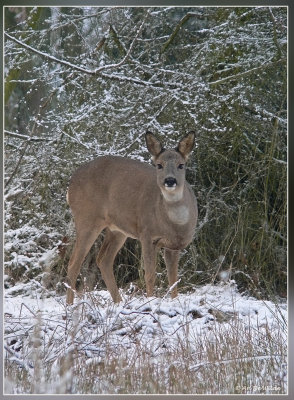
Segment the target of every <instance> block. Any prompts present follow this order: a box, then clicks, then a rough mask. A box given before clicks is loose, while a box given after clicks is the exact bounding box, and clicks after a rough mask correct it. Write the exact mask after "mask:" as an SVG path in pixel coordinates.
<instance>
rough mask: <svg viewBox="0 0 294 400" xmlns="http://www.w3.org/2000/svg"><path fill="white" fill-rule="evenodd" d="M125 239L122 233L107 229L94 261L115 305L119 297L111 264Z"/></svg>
mask: <svg viewBox="0 0 294 400" xmlns="http://www.w3.org/2000/svg"><path fill="white" fill-rule="evenodd" d="M126 238H127V237H126V236H125V235H124V234H123V233H121V232H118V231H111V230H110V229H108V228H107V229H106V233H105V238H104V241H103V243H102V246H101V249H100V251H99V254H98V256H97V260H96V261H97V265H98V267H99V269H100V271H101V274H102V278H103V280H104V282H105V284H106V287H107V289H108V291H109V292H110V294H111V297H112V299H113V301H114V302H115V303H119V302H120V301H121V297H120V294H119V291H118V287H117V284H116V282H115V278H114V274H113V262H114V259H115V256H116V255H117V253H118V251H119V250H120V249H121V247H122V246H123V244H124V242H125V241H126Z"/></svg>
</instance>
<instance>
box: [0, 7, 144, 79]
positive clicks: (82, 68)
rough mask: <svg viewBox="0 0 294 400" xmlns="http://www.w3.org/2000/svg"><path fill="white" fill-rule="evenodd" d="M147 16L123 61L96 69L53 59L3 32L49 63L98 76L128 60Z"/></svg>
mask: <svg viewBox="0 0 294 400" xmlns="http://www.w3.org/2000/svg"><path fill="white" fill-rule="evenodd" d="M148 15H149V13H148V12H146V15H145V17H144V19H143V22H142V23H141V25H140V26H139V28H138V30H137V33H136V35H135V37H134V39H133V41H132V43H131V44H130V47H129V49H128V51H127V52H126V55H125V56H124V57H123V59H122V60H121V61H120V62H119V63H116V64H108V65H104V66H102V67H99V68H96V69H88V68H84V67H81V66H79V65H76V64H72V63H70V62H68V61H65V60H61V59H59V58H56V57H54V56H52V55H50V54H48V53H44V52H43V51H40V50H37V49H35V48H34V47H32V46H30V45H28V44H26V43H24V42H23V41H21V40H19V39H16V38H15V37H13V36H11V35H9V34H8V33H6V32H5V36H6V37H8V38H9V39H10V40H12V41H13V42H15V43H17V44H19V45H20V46H22V47H24V48H25V49H27V50H30V51H32V52H33V53H35V54H38V55H39V56H41V57H44V58H46V59H47V60H49V61H53V62H55V63H58V64H61V65H65V66H66V67H69V68H71V69H74V70H76V71H79V72H83V73H85V74H88V75H99V74H100V73H101V72H102V71H105V70H108V69H114V68H119V67H120V66H122V65H123V64H124V63H125V62H126V61H127V59H128V58H129V56H130V54H131V52H132V50H133V47H134V44H135V42H136V40H137V39H138V36H139V35H140V33H141V32H142V29H143V26H144V24H145V22H146V19H147V17H148ZM103 76H104V77H108V76H107V75H103ZM132 81H133V82H134V83H139V84H148V82H144V81H141V80H132Z"/></svg>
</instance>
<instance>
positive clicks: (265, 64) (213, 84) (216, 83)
mask: <svg viewBox="0 0 294 400" xmlns="http://www.w3.org/2000/svg"><path fill="white" fill-rule="evenodd" d="M286 62H287V59H286V58H281V59H280V60H277V61H269V62H268V63H263V64H262V65H260V66H259V67H255V68H252V69H249V70H248V71H244V72H240V73H239V74H236V75H230V76H227V77H226V78H223V79H219V80H217V81H214V82H209V85H210V86H216V85H221V84H223V83H225V82H228V81H232V80H235V79H240V78H244V77H245V76H248V75H251V74H252V73H255V72H258V71H261V70H263V69H265V68H270V67H273V66H275V65H277V64H283V63H286Z"/></svg>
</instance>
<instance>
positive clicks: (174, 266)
mask: <svg viewBox="0 0 294 400" xmlns="http://www.w3.org/2000/svg"><path fill="white" fill-rule="evenodd" d="M179 258H180V251H179V250H170V249H164V261H165V265H166V268H167V276H168V283H169V286H170V287H171V286H172V285H173V284H174V283H175V282H176V281H177V280H178V265H179ZM177 295H178V291H177V287H174V288H173V289H172V291H171V297H172V298H175V297H177Z"/></svg>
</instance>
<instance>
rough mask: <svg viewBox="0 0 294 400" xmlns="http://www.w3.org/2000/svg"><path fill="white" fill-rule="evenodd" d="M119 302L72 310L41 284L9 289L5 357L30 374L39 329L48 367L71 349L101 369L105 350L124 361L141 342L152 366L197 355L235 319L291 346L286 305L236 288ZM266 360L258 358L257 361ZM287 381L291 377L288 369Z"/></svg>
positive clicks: (88, 298) (99, 299)
mask: <svg viewBox="0 0 294 400" xmlns="http://www.w3.org/2000/svg"><path fill="white" fill-rule="evenodd" d="M24 289H25V290H24ZM24 293H25V295H24ZM121 294H122V297H123V301H122V302H121V303H119V304H114V303H113V302H112V300H111V297H110V295H109V293H108V292H107V291H95V292H90V293H86V294H84V295H83V297H82V298H79V299H77V298H76V299H75V303H74V306H70V307H67V306H66V304H65V296H52V295H51V296H49V297H45V296H44V292H42V289H41V288H40V287H39V286H38V285H37V282H35V285H27V287H24V286H23V285H18V286H14V287H12V288H10V289H7V290H6V293H5V298H4V313H5V348H6V357H7V358H9V359H10V360H12V361H16V362H17V363H18V364H19V365H21V366H22V367H25V368H26V369H27V370H28V371H29V372H30V373H31V374H32V370H33V359H32V356H31V352H32V342H34V340H32V338H33V336H34V335H35V334H36V327H37V326H39V328H38V332H37V333H38V335H39V337H41V340H42V349H43V350H42V351H43V357H44V361H45V362H48V363H53V364H54V363H57V362H58V359H59V358H60V357H61V356H62V355H64V354H66V353H67V352H68V351H70V350H71V349H72V346H74V348H75V351H77V352H78V353H79V354H81V355H83V357H85V358H86V359H87V362H89V363H91V362H99V361H100V360H102V359H103V357H104V356H105V352H106V343H107V346H108V350H107V351H109V346H110V347H111V348H112V349H113V351H115V352H117V354H119V352H120V349H124V350H125V349H129V350H131V351H132V349H133V351H136V350H135V349H136V343H137V342H138V341H140V345H141V348H144V349H146V351H148V352H149V354H152V356H153V357H154V359H155V360H156V357H157V356H160V354H162V351H163V349H165V348H177V346H179V345H180V343H181V342H185V343H187V342H189V345H190V346H191V351H195V352H196V350H195V346H196V343H199V341H201V340H202V339H201V338H203V343H205V341H207V338H208V337H209V335H213V332H214V331H213V329H215V328H217V327H218V326H219V327H221V329H223V330H226V329H228V331H230V329H229V328H230V324H231V323H232V321H233V320H234V321H236V318H237V320H238V321H239V322H240V324H241V325H242V326H245V327H247V328H248V329H251V330H252V331H254V330H256V332H259V334H260V333H261V329H262V327H264V330H265V331H264V333H265V334H266V330H267V329H270V330H271V334H272V336H275V335H277V337H279V339H278V340H282V341H287V337H286V335H287V329H286V321H287V305H286V304H279V305H275V304H274V303H272V302H270V301H261V300H256V299H254V298H252V297H245V296H242V295H241V294H240V293H239V292H238V291H237V288H236V285H235V283H234V281H231V282H229V283H227V284H220V285H216V286H213V285H205V286H202V287H197V288H195V291H194V292H191V293H189V294H180V295H179V296H178V297H177V298H175V299H171V298H170V296H169V294H167V295H166V296H164V297H163V298H158V297H157V298H156V297H152V298H147V297H144V296H140V297H137V295H136V294H131V295H126V294H125V293H123V292H122V293H121ZM281 327H284V329H283V328H282V329H281ZM257 336H258V335H257ZM106 338H107V340H106ZM256 340H259V338H258V337H256ZM262 354H263V353H262V351H261V353H260V354H256V356H262ZM264 356H265V357H268V356H269V355H268V354H265V355H264ZM155 362H156V361H155ZM198 365H199V363H198V361H197V358H195V363H194V364H193V365H191V368H192V369H193V368H195V369H197V368H198ZM283 374H284V375H286V366H284V371H283ZM285 379H286V378H285Z"/></svg>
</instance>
